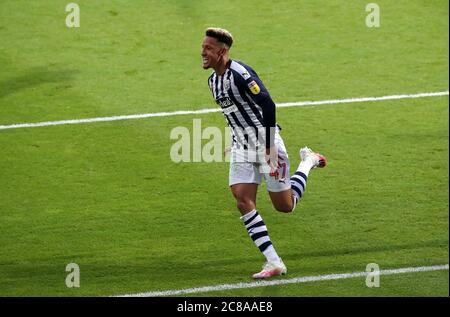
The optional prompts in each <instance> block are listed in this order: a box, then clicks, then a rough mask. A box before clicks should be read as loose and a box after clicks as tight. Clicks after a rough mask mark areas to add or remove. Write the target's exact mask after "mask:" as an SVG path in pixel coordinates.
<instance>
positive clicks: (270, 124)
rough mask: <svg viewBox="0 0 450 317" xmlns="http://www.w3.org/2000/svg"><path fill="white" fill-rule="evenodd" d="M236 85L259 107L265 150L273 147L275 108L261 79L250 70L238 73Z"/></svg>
mask: <svg viewBox="0 0 450 317" xmlns="http://www.w3.org/2000/svg"><path fill="white" fill-rule="evenodd" d="M239 75H240V76H236V77H238V80H236V81H235V82H236V84H237V85H240V86H241V87H242V89H245V91H246V92H247V93H248V95H249V96H250V97H251V99H252V100H253V102H254V103H256V104H257V105H258V106H260V107H261V110H262V113H263V120H264V126H265V127H266V138H265V140H266V148H270V147H272V146H273V145H274V140H275V127H276V106H275V103H274V102H273V100H272V98H271V97H270V94H269V92H268V91H267V89H266V87H265V86H264V84H263V82H262V81H261V79H260V78H259V77H258V75H257V74H256V72H255V71H253V70H252V69H250V68H249V69H245V70H243V71H241V72H240V74H239Z"/></svg>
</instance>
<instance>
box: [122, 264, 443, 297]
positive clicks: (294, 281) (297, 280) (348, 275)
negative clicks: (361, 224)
mask: <svg viewBox="0 0 450 317" xmlns="http://www.w3.org/2000/svg"><path fill="white" fill-rule="evenodd" d="M440 270H448V264H444V265H434V266H419V267H406V268H400V269H392V270H380V275H393V274H402V273H416V272H427V271H440ZM368 274H369V273H368V272H354V273H344V274H328V275H318V276H304V277H296V278H291V279H287V280H274V281H258V282H251V283H236V284H221V285H213V286H205V287H196V288H185V289H179V290H167V291H155V292H146V293H138V294H128V295H120V296H118V297H159V296H173V295H183V294H193V293H206V292H214V291H225V290H231V289H243V288H253V287H263V286H273V285H285V284H298V283H306V282H319V281H329V280H340V279H349V278H355V277H362V276H367V275H368ZM372 274H374V273H372Z"/></svg>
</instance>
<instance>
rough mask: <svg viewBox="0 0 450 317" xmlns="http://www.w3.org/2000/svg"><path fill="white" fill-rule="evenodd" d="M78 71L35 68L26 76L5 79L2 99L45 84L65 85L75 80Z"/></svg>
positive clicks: (1, 89)
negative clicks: (64, 83)
mask: <svg viewBox="0 0 450 317" xmlns="http://www.w3.org/2000/svg"><path fill="white" fill-rule="evenodd" d="M76 73H78V71H76V70H67V69H66V70H49V69H48V68H47V67H44V66H40V67H34V68H31V69H29V70H28V71H27V73H26V74H24V75H21V76H17V77H13V78H9V79H5V80H3V81H1V82H0V98H4V97H6V96H8V95H10V94H13V93H16V92H19V91H21V90H24V89H28V88H32V87H35V86H39V85H42V84H45V83H63V82H68V81H71V80H73V76H74V75H76Z"/></svg>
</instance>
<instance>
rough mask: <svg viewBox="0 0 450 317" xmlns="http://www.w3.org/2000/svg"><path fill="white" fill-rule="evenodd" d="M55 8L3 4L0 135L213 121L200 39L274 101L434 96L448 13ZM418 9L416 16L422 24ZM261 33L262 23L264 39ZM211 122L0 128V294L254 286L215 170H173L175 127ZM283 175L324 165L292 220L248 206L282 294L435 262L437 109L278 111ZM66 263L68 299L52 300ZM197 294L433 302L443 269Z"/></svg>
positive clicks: (246, 247) (389, 106) (262, 201)
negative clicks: (374, 21) (227, 48)
mask: <svg viewBox="0 0 450 317" xmlns="http://www.w3.org/2000/svg"><path fill="white" fill-rule="evenodd" d="M77 3H78V4H79V5H80V7H81V27H80V28H79V29H68V28H67V27H66V26H65V24H64V21H65V17H66V13H65V11H64V8H65V5H66V2H65V1H47V0H46V1H39V2H37V1H35V2H31V3H30V2H26V1H14V2H11V1H10V2H2V3H1V4H0V39H1V41H0V43H2V44H0V45H1V46H0V52H1V54H0V64H1V65H2V67H0V125H5V124H12V123H19V122H39V121H46V120H60V119H74V118H88V117H97V116H107V115H122V114H135V113H146V112H159V111H173V110H180V109H201V108H205V107H214V105H213V103H212V101H211V96H210V93H209V91H208V89H207V86H206V78H207V76H208V74H209V72H205V71H203V70H202V69H201V67H200V62H201V61H200V55H199V54H200V43H201V39H202V36H203V34H202V32H203V30H204V29H205V28H206V27H207V26H210V25H221V26H223V27H227V28H228V29H230V31H231V32H232V33H233V35H234V36H235V39H236V42H235V47H233V48H232V51H231V52H232V57H233V58H236V59H240V60H244V61H246V62H247V63H249V64H250V65H252V66H253V67H254V68H255V69H256V70H257V71H258V73H259V74H260V76H261V77H262V79H263V80H264V82H265V83H266V86H268V88H269V89H270V92H271V94H272V96H273V98H274V99H275V101H277V102H287V101H299V100H323V99H330V98H333V99H335V98H346V97H358V96H382V95H390V94H402V93H418V92H432V91H445V90H448V3H447V2H446V1H426V2H425V1H418V2H415V3H410V2H407V1H396V2H395V3H394V2H392V1H379V2H378V4H379V5H380V7H381V27H380V28H378V29H370V28H367V27H366V26H365V24H364V21H365V16H366V14H367V13H366V12H365V11H364V8H365V5H366V3H365V2H363V1H356V2H352V4H351V5H350V4H348V3H347V2H344V1H320V2H317V1H302V2H298V1H284V2H277V4H274V3H272V2H269V1H261V2H260V4H259V5H260V6H264V8H265V9H264V10H254V3H248V4H247V3H242V2H238V1H224V2H221V3H214V4H213V3H212V2H208V1H195V2H184V1H183V2H182V1H165V2H160V1H153V2H151V1H133V2H126V1H108V2H105V1H96V2H95V3H93V2H92V1H78V2H77ZM423 12H426V14H423ZM274 21H276V23H274ZM193 118H201V119H202V126H203V127H207V126H216V127H219V128H220V129H223V127H224V119H223V117H222V115H221V114H219V113H214V114H207V115H202V116H177V117H161V118H150V119H143V120H130V121H121V122H105V123H94V124H80V125H71V126H69V125H65V126H55V127H41V128H30V129H10V130H0V148H1V154H0V178H1V180H2V187H1V189H2V190H1V191H0V242H1V248H0V295H1V296H103V295H117V294H125V293H137V292H143V291H153V290H168V289H180V288H191V287H198V286H205V285H215V284H223V283H237V282H248V281H250V279H249V276H250V275H251V274H252V273H254V272H255V270H257V269H259V267H260V265H261V264H262V262H263V258H262V256H261V255H260V253H259V251H258V250H257V249H256V248H255V247H254V245H253V244H252V242H251V240H250V239H249V238H248V236H247V234H246V232H245V229H244V228H243V226H242V223H241V221H240V220H239V216H238V212H237V211H236V207H235V204H234V201H233V198H232V196H231V193H230V192H229V189H228V186H227V181H228V165H227V163H178V164H177V163H174V162H172V161H171V160H170V155H169V153H170V149H171V146H172V144H173V143H174V141H173V140H170V138H169V135H170V132H171V130H172V129H173V128H175V127H178V126H184V127H187V128H189V129H190V130H192V119H193ZM277 119H278V122H279V123H280V124H281V125H282V127H283V130H282V136H283V138H284V141H285V144H286V146H287V149H288V152H289V153H290V158H291V165H292V166H294V167H295V166H296V165H297V164H298V163H299V158H298V157H297V154H296V153H297V150H298V148H299V147H300V146H303V145H305V144H307V145H309V146H310V147H312V148H313V149H318V150H320V151H321V152H323V153H324V154H326V155H327V157H328V160H329V166H328V167H327V168H326V169H324V170H318V171H313V172H312V174H311V177H310V180H309V182H308V189H307V193H306V195H305V197H304V199H303V200H302V202H301V204H300V205H299V206H298V208H297V209H296V211H295V213H293V214H290V215H285V214H280V213H277V212H275V211H274V209H273V207H272V206H271V204H270V201H269V199H268V197H267V194H266V193H265V185H262V186H261V188H260V191H259V194H258V196H259V197H258V209H259V210H260V212H261V214H262V215H263V217H264V220H265V222H266V224H267V226H268V228H269V232H270V235H271V239H272V241H273V242H274V245H275V247H276V248H277V250H278V252H279V253H280V255H281V256H282V257H283V259H284V261H285V263H286V265H287V266H288V269H289V275H288V277H297V276H310V275H321V274H329V273H346V272H352V271H361V270H364V268H365V266H366V264H367V263H372V262H375V263H378V264H379V265H380V267H381V268H382V269H389V268H400V267H409V266H422V265H436V264H446V263H448V233H449V231H448V167H449V164H448V135H449V132H448V131H449V130H448V96H443V97H432V98H422V99H405V100H396V101H382V102H367V103H358V104H340V105H327V106H316V107H302V108H283V109H279V110H278V113H277ZM71 262H75V263H77V264H78V265H79V266H80V270H81V287H80V288H72V289H69V288H67V287H66V285H65V278H66V275H67V274H68V273H67V272H66V271H65V267H66V265H67V264H68V263H71ZM208 295H211V296H238V295H239V296H241V295H242V296H448V271H444V272H429V273H414V274H405V275H395V276H389V277H382V286H381V287H380V288H379V289H368V288H367V287H365V286H364V284H363V280H361V279H352V280H345V281H342V280H341V281H325V282H315V283H310V284H301V285H290V286H276V287H275V286H273V287H267V288H263V289H258V290H256V291H255V290H236V291H229V292H226V293H218V292H214V293H210V294H208Z"/></svg>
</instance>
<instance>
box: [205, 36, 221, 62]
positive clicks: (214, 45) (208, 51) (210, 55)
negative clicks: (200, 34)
mask: <svg viewBox="0 0 450 317" xmlns="http://www.w3.org/2000/svg"><path fill="white" fill-rule="evenodd" d="M224 50H225V48H224V46H223V45H222V44H221V43H219V42H218V41H217V40H216V39H215V38H213V37H209V36H206V37H205V38H204V40H203V43H202V66H203V68H204V69H208V68H211V67H212V68H214V67H215V66H216V65H217V64H218V63H219V61H220V58H221V57H222V55H223V53H224Z"/></svg>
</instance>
